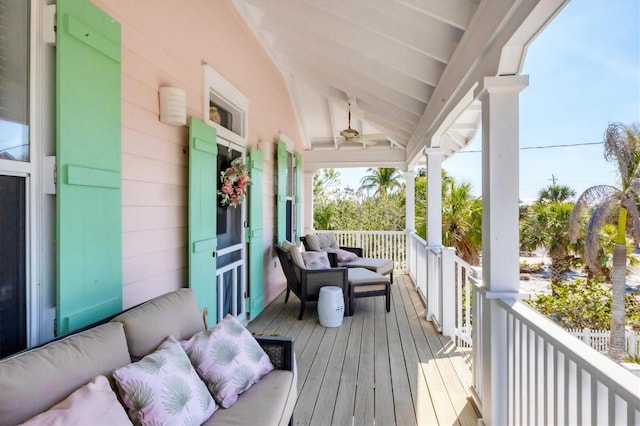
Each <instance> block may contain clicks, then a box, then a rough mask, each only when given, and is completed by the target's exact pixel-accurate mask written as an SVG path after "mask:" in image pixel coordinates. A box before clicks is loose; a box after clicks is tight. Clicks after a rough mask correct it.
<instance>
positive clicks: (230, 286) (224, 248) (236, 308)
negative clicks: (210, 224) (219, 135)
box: [216, 139, 247, 323]
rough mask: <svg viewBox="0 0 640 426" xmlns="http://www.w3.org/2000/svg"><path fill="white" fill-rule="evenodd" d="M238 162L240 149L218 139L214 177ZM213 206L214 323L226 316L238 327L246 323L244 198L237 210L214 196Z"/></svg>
mask: <svg viewBox="0 0 640 426" xmlns="http://www.w3.org/2000/svg"><path fill="white" fill-rule="evenodd" d="M236 159H240V160H237V161H241V160H242V162H243V163H244V148H241V147H238V146H236V145H234V144H232V143H229V142H227V141H225V140H224V139H220V140H219V143H218V165H217V170H218V173H217V176H221V173H222V172H224V171H226V170H228V169H229V167H231V165H232V164H231V162H232V161H233V160H236ZM222 185H223V182H222V180H221V179H218V181H217V189H218V191H221V189H222ZM217 201H218V204H217V210H216V213H217V239H218V249H217V253H216V260H217V272H216V279H217V285H218V309H217V311H218V320H220V319H222V318H224V317H225V315H227V314H231V315H233V316H235V317H236V318H237V319H238V321H240V322H241V323H246V322H247V321H246V315H245V294H246V282H247V262H246V259H247V250H246V245H245V235H244V226H245V223H246V206H247V203H246V198H245V200H244V202H242V203H240V204H239V205H237V206H233V205H230V204H228V203H226V202H224V200H223V197H222V196H220V195H219V196H218V199H217Z"/></svg>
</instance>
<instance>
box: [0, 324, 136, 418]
mask: <svg viewBox="0 0 640 426" xmlns="http://www.w3.org/2000/svg"><path fill="white" fill-rule="evenodd" d="M130 362H131V360H130V358H129V352H128V351H127V342H126V339H125V335H124V331H123V329H122V324H119V323H107V324H103V325H100V326H97V327H94V328H92V329H90V330H87V331H83V332H81V333H78V334H73V335H71V336H69V337H66V338H64V339H62V340H58V341H55V342H52V343H49V344H47V345H45V346H42V347H40V348H36V349H33V350H31V351H29V352H25V353H22V354H17V355H14V356H12V357H10V358H5V359H3V360H0V423H5V424H18V423H21V422H24V421H27V420H28V419H30V418H32V417H33V416H35V415H36V414H40V413H42V412H44V411H45V410H48V409H49V408H51V407H53V406H54V405H55V404H57V403H58V402H60V401H62V400H63V399H65V398H67V397H68V396H69V395H71V393H72V392H73V391H75V390H76V389H78V388H80V387H81V386H84V385H86V384H87V383H89V382H90V381H91V380H93V379H94V378H95V377H96V376H98V375H101V374H102V375H107V376H110V375H111V371H112V370H113V369H115V368H119V367H122V366H123V365H126V364H128V363H130Z"/></svg>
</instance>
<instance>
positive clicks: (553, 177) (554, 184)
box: [549, 174, 557, 186]
mask: <svg viewBox="0 0 640 426" xmlns="http://www.w3.org/2000/svg"><path fill="white" fill-rule="evenodd" d="M549 180H550V181H551V182H552V183H553V186H556V180H557V179H556V175H554V174H551V179H549Z"/></svg>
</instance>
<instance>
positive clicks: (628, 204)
mask: <svg viewBox="0 0 640 426" xmlns="http://www.w3.org/2000/svg"><path fill="white" fill-rule="evenodd" d="M623 205H624V207H625V208H626V209H627V217H628V218H630V219H631V221H630V222H631V224H630V225H631V228H632V229H633V232H632V233H631V234H632V236H633V241H634V242H635V243H636V246H637V245H638V244H639V243H640V216H639V214H640V213H638V204H637V200H636V197H635V196H630V197H625V198H624V201H623Z"/></svg>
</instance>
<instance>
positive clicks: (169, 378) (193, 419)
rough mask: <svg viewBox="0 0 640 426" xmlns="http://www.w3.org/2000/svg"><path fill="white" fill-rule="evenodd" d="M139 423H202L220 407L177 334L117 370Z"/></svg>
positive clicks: (118, 380)
mask: <svg viewBox="0 0 640 426" xmlns="http://www.w3.org/2000/svg"><path fill="white" fill-rule="evenodd" d="M113 377H114V379H115V380H116V384H117V385H118V389H119V390H120V395H121V396H122V400H123V402H124V403H125V405H126V406H127V408H128V410H129V417H131V419H132V420H133V421H134V423H136V424H143V425H146V424H198V425H199V424H202V423H204V422H205V421H206V420H207V419H208V418H209V417H211V415H212V414H213V412H214V411H215V410H216V409H217V408H218V407H217V406H216V404H215V402H214V401H213V399H212V398H211V395H210V394H209V391H208V390H207V387H206V385H205V384H204V382H203V381H202V380H201V379H200V377H198V374H197V373H196V372H195V370H194V369H193V366H192V365H191V361H189V357H188V356H187V354H186V353H185V352H184V350H183V349H182V346H181V345H180V343H179V342H177V341H176V340H175V339H174V338H173V337H169V338H167V340H165V341H164V342H163V343H162V344H161V345H160V346H159V347H158V349H157V350H156V351H155V352H154V353H152V354H149V355H147V356H145V357H144V358H142V359H141V360H140V361H138V362H134V363H133V364H129V365H125V366H124V367H121V368H119V369H117V370H116V371H114V372H113Z"/></svg>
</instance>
